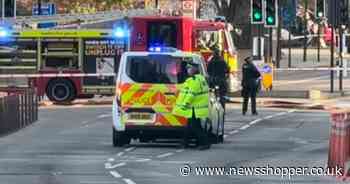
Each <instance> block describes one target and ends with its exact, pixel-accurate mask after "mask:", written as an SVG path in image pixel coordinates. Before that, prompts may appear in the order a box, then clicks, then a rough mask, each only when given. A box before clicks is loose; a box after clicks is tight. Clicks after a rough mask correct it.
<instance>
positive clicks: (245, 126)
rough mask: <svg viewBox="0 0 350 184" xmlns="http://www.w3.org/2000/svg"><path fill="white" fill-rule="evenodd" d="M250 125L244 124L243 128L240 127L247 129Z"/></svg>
mask: <svg viewBox="0 0 350 184" xmlns="http://www.w3.org/2000/svg"><path fill="white" fill-rule="evenodd" d="M249 127H250V125H244V126H242V127H241V128H239V129H240V130H245V129H247V128H249Z"/></svg>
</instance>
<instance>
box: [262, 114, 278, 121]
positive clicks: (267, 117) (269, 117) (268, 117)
mask: <svg viewBox="0 0 350 184" xmlns="http://www.w3.org/2000/svg"><path fill="white" fill-rule="evenodd" d="M275 116H276V115H275ZM275 116H274V115H270V116H266V117H264V118H263V119H265V120H267V119H271V118H273V117H275Z"/></svg>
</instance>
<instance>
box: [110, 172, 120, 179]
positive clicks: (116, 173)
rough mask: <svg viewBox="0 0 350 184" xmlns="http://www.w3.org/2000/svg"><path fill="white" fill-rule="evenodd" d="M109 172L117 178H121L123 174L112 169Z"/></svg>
mask: <svg viewBox="0 0 350 184" xmlns="http://www.w3.org/2000/svg"><path fill="white" fill-rule="evenodd" d="M109 173H111V175H112V176H113V177H115V178H121V177H122V175H120V174H119V173H118V172H117V171H110V172H109Z"/></svg>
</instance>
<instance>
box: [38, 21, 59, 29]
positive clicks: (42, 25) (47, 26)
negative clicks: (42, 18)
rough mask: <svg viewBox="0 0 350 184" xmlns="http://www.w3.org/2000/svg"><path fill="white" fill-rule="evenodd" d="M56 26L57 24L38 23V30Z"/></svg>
mask: <svg viewBox="0 0 350 184" xmlns="http://www.w3.org/2000/svg"><path fill="white" fill-rule="evenodd" d="M56 26H57V22H41V23H38V26H37V27H38V28H41V29H45V28H53V27H56Z"/></svg>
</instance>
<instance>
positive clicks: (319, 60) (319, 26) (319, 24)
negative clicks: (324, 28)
mask: <svg viewBox="0 0 350 184" xmlns="http://www.w3.org/2000/svg"><path fill="white" fill-rule="evenodd" d="M320 28H321V22H320V20H319V21H318V28H317V62H321V59H320V49H321V36H320V34H321V30H320Z"/></svg>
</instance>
